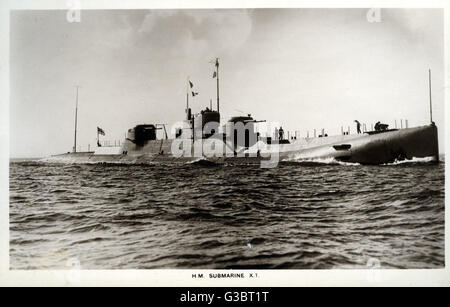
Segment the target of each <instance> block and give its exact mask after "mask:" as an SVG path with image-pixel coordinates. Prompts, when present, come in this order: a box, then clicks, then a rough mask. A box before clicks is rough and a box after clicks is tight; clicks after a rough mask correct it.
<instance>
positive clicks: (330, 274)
mask: <svg viewBox="0 0 450 307" xmlns="http://www.w3.org/2000/svg"><path fill="white" fill-rule="evenodd" d="M80 2H81V7H82V9H140V8H147V9H148V8H269V7H283V8H294V7H296V8H298V7H316V8H325V7H330V8H358V7H359V8H361V7H362V8H371V7H382V8H444V9H445V13H444V14H445V16H444V19H445V21H444V24H445V25H444V26H445V34H444V35H445V51H446V52H445V134H446V135H449V132H450V131H449V125H448V122H449V118H448V115H449V112H448V111H447V103H448V95H447V93H448V88H449V79H448V76H449V74H448V72H449V69H450V66H449V54H448V50H449V49H448V47H449V45H450V31H449V30H450V28H449V27H450V11H449V6H450V4H449V3H448V2H447V1H444V0H442V1H439V0H435V1H406V0H397V1H392V0H391V1H364V0H362V1H355V0H353V1H341V2H339V3H336V1H295V0H291V1H289V0H280V1H273V0H260V1H257V0H246V1H242V0H228V1H211V0H209V1H207V0H196V1H186V0H171V1H169V0H155V1H142V0H127V1H123V0H122V1H120V0H110V1H106V0H80ZM13 9H68V6H67V1H65V0H60V1H58V0H41V1H36V0H21V1H19V0H16V1H14V0H8V1H2V2H1V3H0V73H1V75H0V144H1V146H0V176H1V177H0V183H1V184H0V285H28V286H42V285H48V286H50V285H52V286H55V285H69V286H81V285H83V286H87V285H89V286H98V285H103V286H119V285H127V286H130V285H135V286H189V287H193V286H209V287H210V286H267V287H271V286H329V285H332V286H399V285H401V286H434V285H440V286H444V285H446V286H449V285H450V271H449V269H448V267H447V266H446V268H445V269H433V270H375V271H374V270H354V269H349V270H234V271H233V272H235V273H238V272H256V273H258V275H259V276H260V277H259V278H257V279H249V278H245V279H208V278H204V279H193V278H192V277H191V274H199V273H203V274H204V275H205V276H206V275H207V274H208V273H212V272H214V273H216V272H230V271H229V270H81V271H80V272H79V275H77V276H76V278H73V277H74V276H73V275H70V274H73V271H67V270H54V271H42V270H38V271H20V270H12V271H10V270H9V11H10V10H13ZM441 133H442V132H441ZM449 146H450V142H446V148H445V152H447V151H448V149H449ZM448 174H449V165H448V163H447V164H446V169H445V176H446V178H448ZM448 188H449V182H448V180H446V182H445V196H446V197H445V204H446V207H447V205H448ZM448 220H449V212H448V210H445V221H446V226H445V263H446V264H448V257H449V248H448V247H449V236H448V227H447V221H448ZM75 280H78V281H75Z"/></svg>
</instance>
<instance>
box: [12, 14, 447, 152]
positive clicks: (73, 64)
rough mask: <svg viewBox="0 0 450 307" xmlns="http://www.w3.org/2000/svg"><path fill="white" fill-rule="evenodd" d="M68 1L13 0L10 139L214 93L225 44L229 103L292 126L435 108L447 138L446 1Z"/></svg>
mask: <svg viewBox="0 0 450 307" xmlns="http://www.w3.org/2000/svg"><path fill="white" fill-rule="evenodd" d="M66 14H67V12H66V11H64V10H54V11H14V12H12V13H11V16H10V17H11V24H10V32H11V36H10V46H11V49H10V50H11V52H10V54H11V61H10V76H11V78H10V88H11V90H10V92H11V99H10V143H11V146H10V150H11V156H12V157H40V156H47V155H51V154H57V153H62V152H67V151H70V150H71V148H72V146H73V129H74V108H75V85H80V86H81V88H80V92H79V113H78V144H79V145H81V146H82V149H83V150H86V149H87V144H91V148H92V147H93V145H94V144H95V142H96V141H95V138H96V127H97V126H100V127H101V128H103V129H104V130H105V132H106V136H105V137H104V139H105V140H107V139H109V140H114V139H117V140H119V139H122V138H123V137H124V134H125V132H126V130H127V129H128V128H131V127H133V126H135V125H136V124H139V123H167V124H169V125H171V124H173V123H175V122H177V121H179V120H182V119H183V118H184V116H185V113H184V108H185V104H186V78H187V76H190V79H191V81H192V82H193V83H194V85H195V90H196V91H197V92H199V95H198V96H196V97H195V99H193V100H192V99H191V105H192V108H193V111H195V112H196V111H199V110H200V109H201V108H203V107H205V106H208V105H209V100H210V99H213V101H214V106H215V98H216V94H215V79H212V73H213V70H214V67H213V65H212V64H210V63H209V62H210V60H211V59H213V58H215V57H219V58H220V64H221V65H220V81H221V84H220V85H221V87H220V98H221V106H220V107H221V116H222V118H223V119H222V120H226V119H228V118H229V117H231V116H233V115H240V114H242V113H241V112H244V113H251V114H252V116H253V117H255V118H256V119H260V120H262V119H265V120H267V121H269V122H278V123H280V124H281V125H282V126H283V128H284V129H285V130H300V133H301V136H305V135H306V131H307V130H309V131H310V134H311V133H312V130H313V129H314V128H316V129H317V130H320V129H321V128H324V129H325V130H326V132H327V133H328V134H329V135H331V134H338V133H340V129H341V128H340V127H341V126H345V127H347V126H351V129H352V130H354V129H355V127H354V123H353V120H355V119H358V120H359V121H360V122H362V123H367V125H368V127H370V125H371V124H373V123H375V122H377V121H382V122H385V123H387V124H390V125H391V127H393V125H394V120H395V119H397V121H398V125H400V119H408V120H409V126H418V125H423V124H428V123H429V98H428V69H429V68H431V70H432V82H433V93H432V94H433V115H434V119H435V121H436V123H437V125H438V127H439V129H440V130H439V133H440V146H439V147H440V151H441V152H443V151H444V146H443V145H444V144H443V141H444V137H443V134H444V40H443V38H444V36H443V10H441V9H382V10H381V16H380V17H381V20H380V22H373V23H370V22H368V20H367V17H366V14H367V10H366V9H256V10H210V9H207V10H206V9H205V10H93V11H87V10H86V11H85V10H83V11H81V22H79V23H77V22H74V23H69V22H68V21H67V19H66Z"/></svg>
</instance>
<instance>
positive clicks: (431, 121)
mask: <svg viewBox="0 0 450 307" xmlns="http://www.w3.org/2000/svg"><path fill="white" fill-rule="evenodd" d="M428 88H429V91H430V123H433V106H432V102H431V69H428Z"/></svg>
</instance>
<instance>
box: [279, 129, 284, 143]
mask: <svg viewBox="0 0 450 307" xmlns="http://www.w3.org/2000/svg"><path fill="white" fill-rule="evenodd" d="M278 135H279V136H278V139H280V140H282V139H284V130H283V127H281V126H280V130H279V131H278Z"/></svg>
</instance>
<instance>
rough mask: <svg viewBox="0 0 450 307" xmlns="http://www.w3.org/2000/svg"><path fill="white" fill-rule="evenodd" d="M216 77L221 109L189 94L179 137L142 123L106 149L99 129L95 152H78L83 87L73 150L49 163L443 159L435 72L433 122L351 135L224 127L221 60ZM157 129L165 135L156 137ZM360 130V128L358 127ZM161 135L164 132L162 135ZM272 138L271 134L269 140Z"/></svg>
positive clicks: (240, 124) (233, 122)
mask: <svg viewBox="0 0 450 307" xmlns="http://www.w3.org/2000/svg"><path fill="white" fill-rule="evenodd" d="M214 64H215V65H214V66H215V71H214V75H213V77H214V78H216V82H217V106H216V108H215V110H213V108H212V104H210V108H208V107H207V108H205V109H203V110H201V111H200V112H199V113H197V114H193V113H192V110H191V108H190V107H189V97H190V96H191V94H192V96H195V95H196V94H197V93H195V92H193V91H191V89H192V82H190V81H189V80H188V84H187V91H186V109H185V113H186V116H185V118H184V120H183V121H182V122H181V124H180V125H179V126H177V127H175V129H174V130H175V133H174V138H169V137H168V133H167V127H166V125H165V124H155V123H153V124H139V125H136V126H135V127H133V128H130V129H129V130H128V131H127V133H126V137H125V139H124V140H123V141H122V142H120V145H119V146H117V145H116V146H101V144H100V142H99V134H104V132H103V130H102V129H101V128H97V129H98V130H97V147H96V148H95V149H94V150H93V151H85V152H83V151H77V150H76V141H77V137H76V131H77V109H78V87H77V99H76V111H75V139H74V147H73V150H72V152H67V153H64V154H58V155H53V156H51V157H49V158H47V159H46V161H47V162H56V163H128V164H141V163H144V164H145V163H158V162H162V163H164V162H191V161H197V160H206V161H209V162H213V163H260V164H261V167H275V166H276V165H277V164H278V162H279V161H292V160H295V161H317V160H321V159H332V160H335V161H338V162H347V163H358V164H363V165H380V164H387V163H393V162H396V161H403V160H412V159H414V158H429V159H430V161H435V162H438V161H439V150H438V129H437V126H436V124H435V123H434V122H433V120H432V105H431V71H429V91H430V124H428V125H424V126H418V127H411V128H409V127H407V126H406V127H405V128H403V127H401V128H400V129H397V128H395V129H389V127H388V125H384V124H379V123H377V124H376V125H375V129H372V130H371V131H364V132H362V133H361V132H360V131H358V133H354V134H351V133H350V131H347V132H344V131H341V134H340V135H330V136H328V135H327V134H325V133H324V131H322V133H321V134H320V135H318V136H316V135H315V134H314V136H312V137H309V135H308V136H306V137H297V134H295V136H288V137H286V136H285V135H284V131H282V128H280V129H278V128H276V132H275V133H274V134H272V133H268V134H266V135H264V136H262V135H261V134H260V132H258V131H257V130H258V129H256V125H257V124H258V123H261V122H265V121H264V120H257V119H254V118H253V117H252V116H251V114H247V115H244V116H242V115H241V116H234V117H231V118H230V119H229V120H228V121H226V122H225V123H224V124H221V123H220V119H221V116H220V104H219V60H218V59H216V60H215V63H214ZM158 130H162V131H163V133H162V134H163V136H162V137H157V135H158V133H157V131H158ZM358 130H359V128H358ZM160 134H161V133H160ZM269 135H270V136H269Z"/></svg>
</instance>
